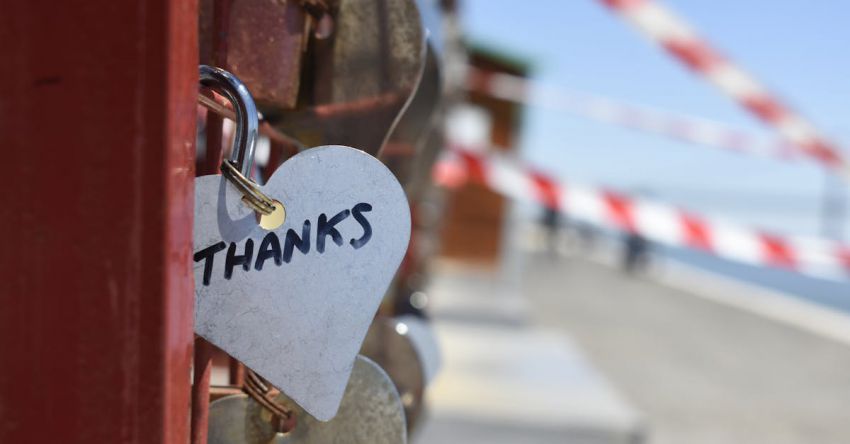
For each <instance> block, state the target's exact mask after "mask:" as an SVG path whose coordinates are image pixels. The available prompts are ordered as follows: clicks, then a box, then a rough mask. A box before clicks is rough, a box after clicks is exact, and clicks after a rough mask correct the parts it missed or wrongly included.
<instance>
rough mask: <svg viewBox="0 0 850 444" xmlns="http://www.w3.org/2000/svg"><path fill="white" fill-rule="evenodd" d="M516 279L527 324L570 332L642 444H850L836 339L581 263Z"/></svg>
mask: <svg viewBox="0 0 850 444" xmlns="http://www.w3.org/2000/svg"><path fill="white" fill-rule="evenodd" d="M523 275H524V277H525V279H524V280H523V285H522V289H523V294H524V296H526V297H527V298H528V301H529V304H530V306H531V307H532V311H533V317H534V319H536V320H537V321H539V322H541V323H542V325H545V326H548V327H549V328H558V329H563V330H564V331H568V332H569V333H570V335H572V336H573V337H574V338H575V340H576V342H577V344H579V346H580V347H581V348H582V350H584V351H585V352H586V353H587V355H588V356H589V357H590V359H591V362H593V364H594V365H595V366H597V367H598V368H599V369H600V370H601V371H602V372H603V373H604V374H605V375H606V376H607V377H608V378H610V380H611V381H612V382H613V384H614V385H615V386H616V387H617V388H618V389H620V390H621V391H622V392H623V393H624V394H625V396H626V397H627V398H628V399H629V400H630V401H631V402H633V403H634V404H635V405H636V406H637V408H638V409H639V410H640V411H641V412H643V413H644V414H645V419H646V423H647V424H646V425H647V437H648V439H647V442H649V443H653V444H679V443H689V444H703V443H704V444H715V443H770V444H808V443H818V444H829V443H835V444H839V443H847V442H848V440H850V347H848V346H847V345H846V343H845V342H839V341H837V340H835V339H834V337H835V336H832V337H828V336H826V335H822V334H813V333H812V332H811V330H806V329H802V328H796V327H793V326H790V325H789V324H788V323H787V322H778V321H776V320H773V319H771V318H768V317H764V316H759V315H756V314H754V313H753V312H752V311H747V310H742V309H739V308H735V307H732V306H730V305H729V304H725V303H718V300H719V298H718V300H710V299H707V298H705V297H704V296H698V295H697V294H696V293H692V292H690V291H687V290H685V289H683V288H682V286H681V285H680V286H678V288H673V287H670V286H666V285H662V284H659V283H657V282H656V281H655V280H654V279H652V278H633V277H630V276H627V275H625V274H623V273H622V272H621V271H619V270H617V269H613V268H610V267H607V266H604V265H600V264H597V263H593V262H589V261H586V260H583V259H579V258H574V259H562V260H558V261H552V260H551V259H550V258H549V257H547V256H545V255H543V254H535V253H529V254H527V256H526V261H525V267H524V272H523ZM693 285H694V286H697V285H700V287H701V288H700V289H699V290H700V291H702V290H703V289H704V288H703V286H702V285H701V284H700V281H698V280H695V281H694V283H693ZM685 288H687V287H685ZM727 291H728V293H727V294H724V295H723V296H724V297H725V298H727V299H728V298H741V300H746V298H748V297H750V296H751V295H750V294H748V293H746V292H739V293H737V294H735V293H734V291H735V290H734V289H732V288H731V287H730V288H728V289H727ZM848 297H850V295H848Z"/></svg>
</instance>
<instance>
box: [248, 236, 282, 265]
mask: <svg viewBox="0 0 850 444" xmlns="http://www.w3.org/2000/svg"><path fill="white" fill-rule="evenodd" d="M269 258H274V263H275V265H280V264H281V263H282V262H281V253H280V240H279V239H278V238H277V235H276V234H274V232H273V231H270V232H269V233H268V234H266V237H264V238H263V240H262V241H261V242H260V248H258V249H257V262H255V263H254V270H257V271H260V270H262V269H263V262H265V261H266V259H269Z"/></svg>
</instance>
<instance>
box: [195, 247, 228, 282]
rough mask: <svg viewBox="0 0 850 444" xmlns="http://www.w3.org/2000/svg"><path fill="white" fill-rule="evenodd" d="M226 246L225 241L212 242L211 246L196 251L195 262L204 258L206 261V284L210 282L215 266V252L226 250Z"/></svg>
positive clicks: (204, 280)
mask: <svg viewBox="0 0 850 444" xmlns="http://www.w3.org/2000/svg"><path fill="white" fill-rule="evenodd" d="M226 246H227V244H225V243H224V242H219V243H217V244H212V245H210V246H209V247H207V248H204V249H203V250H201V251H199V252H197V253H195V255H194V256H193V259H195V262H200V261H201V260H202V259H203V261H204V279H203V282H204V285H209V284H210V276H211V275H212V267H213V257H215V254H216V253H218V252H219V251H221V250H224V247H226Z"/></svg>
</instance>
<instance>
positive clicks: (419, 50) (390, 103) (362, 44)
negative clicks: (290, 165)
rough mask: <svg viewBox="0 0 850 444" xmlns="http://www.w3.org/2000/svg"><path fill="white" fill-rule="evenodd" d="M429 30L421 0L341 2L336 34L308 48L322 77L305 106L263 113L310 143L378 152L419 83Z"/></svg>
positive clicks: (315, 79) (307, 93)
mask: <svg viewBox="0 0 850 444" xmlns="http://www.w3.org/2000/svg"><path fill="white" fill-rule="evenodd" d="M425 34H426V33H425V30H424V28H423V25H422V19H421V17H420V15H419V11H418V9H417V6H416V3H415V2H414V1H413V0H339V2H338V4H337V5H336V11H335V17H334V33H333V35H332V36H331V38H330V39H328V40H324V41H314V42H313V46H312V47H311V50H310V53H309V54H308V57H309V58H311V59H312V66H313V68H314V75H313V76H312V84H311V85H303V88H304V91H302V97H301V99H302V100H301V101H300V102H299V107H298V109H296V110H271V109H264V110H263V112H264V114H265V116H266V117H267V118H268V119H270V120H271V121H273V122H275V124H276V126H278V127H279V128H280V129H282V130H283V131H284V132H286V133H288V134H292V135H293V136H295V137H296V138H298V139H299V140H301V141H302V142H304V143H305V144H307V145H328V144H346V145H351V146H353V147H356V148H359V149H362V150H364V151H366V152H368V153H370V154H376V153H377V152H378V150H379V149H380V148H381V146H382V145H383V144H384V141H385V140H386V138H387V136H388V134H389V133H390V132H391V131H392V128H393V127H394V125H395V122H396V121H397V119H398V117H399V115H400V114H401V113H402V112H403V110H404V109H405V107H406V106H407V104H408V103H409V101H410V98H411V97H412V95H413V92H414V91H415V89H416V87H417V85H418V84H419V81H420V79H421V76H422V69H423V67H424V64H425V48H426V45H425Z"/></svg>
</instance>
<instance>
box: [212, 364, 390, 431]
mask: <svg viewBox="0 0 850 444" xmlns="http://www.w3.org/2000/svg"><path fill="white" fill-rule="evenodd" d="M277 401H278V402H280V403H282V404H284V405H287V406H288V407H290V408H292V410H293V411H294V412H295V415H296V424H295V428H294V429H293V430H292V431H290V432H288V433H285V434H278V433H275V431H274V429H273V428H272V426H271V423H270V415H269V414H268V413H267V412H265V411H264V410H263V408H262V407H260V405H259V404H257V403H256V402H255V401H253V400H252V399H251V398H249V397H248V396H247V395H235V396H229V397H227V398H222V399H219V400H217V401H215V402H213V403H212V404H210V418H209V438H208V442H209V444H267V443H279V444H285V443H293V444H296V443H297V444H334V443H339V444H343V443H345V444H360V443H362V444H403V443H406V442H407V431H406V426H405V420H404V412H403V409H402V405H401V400H400V399H399V396H398V392H397V391H396V389H395V387H394V386H393V383H392V381H391V380H390V378H389V376H387V374H386V373H384V371H383V370H382V369H381V368H380V367H379V366H378V365H377V364H375V363H374V362H372V361H371V360H369V359H367V358H364V357H363V356H358V357H357V360H356V361H355V363H354V370H353V371H352V373H351V379H350V380H349V381H348V385H347V386H346V389H345V396H344V397H343V399H342V404H341V405H340V408H339V413H337V415H336V417H335V418H334V419H333V420H331V421H328V422H321V421H317V420H316V419H315V418H313V417H311V416H310V415H309V414H307V413H306V412H304V411H303V410H302V409H300V408H299V407H298V406H297V405H296V404H294V403H293V402H292V401H291V400H289V399H288V398H286V397H285V396H283V395H281V396H280V397H279V398H278V399H277Z"/></svg>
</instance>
